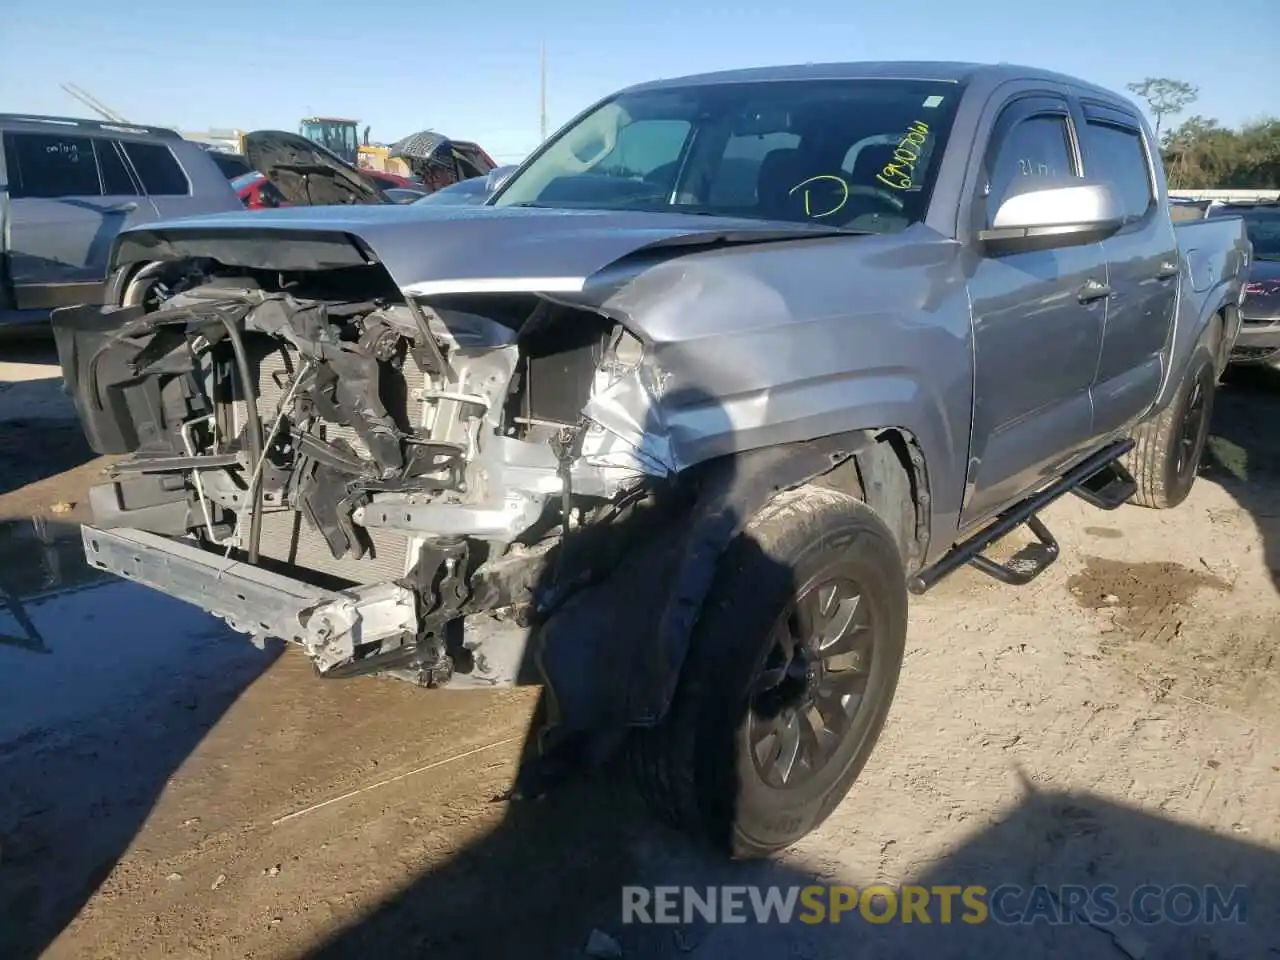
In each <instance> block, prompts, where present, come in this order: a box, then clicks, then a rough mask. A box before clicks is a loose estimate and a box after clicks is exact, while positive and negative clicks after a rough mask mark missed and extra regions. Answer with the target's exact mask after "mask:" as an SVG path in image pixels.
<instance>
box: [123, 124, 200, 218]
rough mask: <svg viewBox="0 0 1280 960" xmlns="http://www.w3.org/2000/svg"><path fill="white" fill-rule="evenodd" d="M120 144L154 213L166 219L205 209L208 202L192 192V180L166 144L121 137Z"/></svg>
mask: <svg viewBox="0 0 1280 960" xmlns="http://www.w3.org/2000/svg"><path fill="white" fill-rule="evenodd" d="M120 146H121V148H122V149H123V150H124V155H125V157H126V158H127V159H128V161H129V164H130V166H131V167H132V168H133V172H134V174H135V176H136V177H137V179H138V182H139V183H141V184H142V188H143V189H144V190H145V191H146V194H147V197H148V198H149V199H150V200H151V203H152V204H154V206H155V210H156V215H157V216H159V217H160V218H162V219H166V220H167V219H169V218H171V217H186V216H194V215H196V214H199V213H205V212H206V211H207V206H208V205H207V204H204V203H201V202H199V201H198V200H197V199H196V197H195V196H194V195H193V191H192V188H191V180H190V179H189V178H188V177H187V174H186V171H185V170H183V169H182V164H180V163H179V162H178V158H177V157H175V156H174V154H173V150H171V149H170V148H169V146H168V144H165V143H157V142H155V141H143V140H122V141H121V143H120ZM210 164H211V165H212V161H210Z"/></svg>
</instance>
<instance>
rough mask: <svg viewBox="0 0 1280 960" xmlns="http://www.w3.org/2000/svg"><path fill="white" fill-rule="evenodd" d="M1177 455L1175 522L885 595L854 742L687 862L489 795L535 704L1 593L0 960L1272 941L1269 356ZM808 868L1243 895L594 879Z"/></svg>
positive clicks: (629, 832)
mask: <svg viewBox="0 0 1280 960" xmlns="http://www.w3.org/2000/svg"><path fill="white" fill-rule="evenodd" d="M0 379H2V378H0ZM0 403H3V396H2V395H0ZM58 416H59V415H58V414H56V413H55V414H48V413H47V412H46V415H45V417H42V418H40V419H39V420H38V421H36V420H32V419H30V418H28V419H25V420H23V419H21V418H18V419H17V420H14V419H11V420H10V421H9V422H7V423H5V422H0V438H3V439H0V450H5V451H16V452H18V453H21V454H22V456H21V457H18V456H17V455H16V453H12V454H8V455H9V456H12V457H13V462H14V463H17V464H19V467H18V468H17V469H18V470H19V472H20V473H21V475H20V476H15V477H14V478H9V477H7V476H6V477H4V478H0V519H3V518H9V519H11V520H16V521H17V522H16V523H15V524H12V525H11V527H10V531H9V534H8V536H9V546H8V547H6V545H5V541H4V539H3V537H2V536H0V570H3V571H5V572H0V577H7V578H8V579H7V580H0V584H5V585H6V586H7V587H8V588H9V589H10V591H11V592H17V590H18V587H16V586H14V584H15V583H19V582H23V583H25V582H26V580H24V579H23V578H24V577H26V579H27V580H33V579H39V578H38V577H36V576H35V574H33V573H32V572H31V567H32V561H31V559H30V558H31V557H32V556H33V554H32V551H33V550H36V551H37V552H38V553H39V555H40V556H42V557H43V558H44V559H43V560H42V561H41V562H42V563H43V564H44V565H45V567H46V568H47V567H48V566H49V564H50V563H54V562H55V561H56V564H60V565H61V566H60V567H59V569H60V571H61V573H60V574H59V576H60V577H61V578H62V579H63V580H64V581H68V582H69V581H70V580H74V579H75V577H76V576H77V575H76V574H74V573H70V572H68V571H73V570H74V569H75V566H76V562H77V561H76V551H77V550H78V543H76V542H75V541H74V540H72V541H70V542H69V546H67V545H65V544H64V545H63V546H58V545H57V543H56V542H54V541H56V540H57V538H56V537H54V538H48V539H49V542H46V541H45V540H38V541H26V543H27V546H23V545H21V543H19V534H18V532H17V531H19V529H25V528H23V527H22V524H24V523H28V524H29V521H28V520H27V519H26V518H29V517H31V516H34V515H39V516H46V517H47V518H48V522H49V523H50V524H53V525H62V526H63V527H65V528H66V529H68V530H71V531H72V532H73V531H74V528H73V527H70V526H68V525H69V524H72V523H73V522H74V521H75V520H76V519H78V518H80V517H81V516H83V510H84V505H83V502H82V501H83V500H84V496H85V493H84V491H85V488H86V485H87V484H88V483H89V482H91V480H92V477H93V476H94V475H95V474H96V473H97V471H98V470H99V469H100V464H96V463H93V462H89V460H88V454H87V451H85V450H83V449H81V448H80V447H77V443H80V441H78V440H77V439H76V437H75V435H74V434H71V433H68V432H67V431H66V426H65V422H62V421H59V420H58ZM33 424H34V425H33ZM36 449H39V450H40V451H41V457H45V456H46V455H47V457H48V458H52V459H51V460H48V461H47V462H55V463H56V464H57V471H56V472H52V471H49V470H45V471H44V472H45V473H46V474H50V473H51V474H52V475H46V476H43V477H40V476H37V474H39V473H40V470H38V469H35V468H33V467H32V466H31V464H32V463H36V462H41V461H40V458H39V457H36V456H35V455H34V452H33V451H35V450H36ZM1207 461H1208V462H1207V463H1206V467H1205V472H1204V476H1203V478H1202V479H1201V481H1200V482H1199V483H1198V484H1197V486H1196V488H1195V490H1194V492H1193V495H1192V497H1191V499H1190V500H1189V501H1188V502H1187V503H1186V504H1185V505H1184V506H1183V507H1181V508H1180V509H1178V510H1175V511H1170V512H1155V511H1148V510H1142V509H1140V508H1136V507H1125V508H1122V509H1120V510H1118V511H1116V512H1113V513H1103V512H1099V511H1096V510H1093V509H1091V508H1089V507H1088V506H1086V505H1085V504H1084V503H1083V502H1082V501H1080V500H1077V499H1075V498H1067V499H1066V500H1064V501H1062V502H1059V503H1058V504H1056V505H1055V506H1054V507H1052V508H1051V509H1050V510H1049V511H1047V513H1046V514H1045V519H1046V521H1047V522H1048V524H1049V525H1050V526H1051V528H1052V529H1053V531H1054V532H1055V534H1056V535H1057V537H1058V540H1059V542H1060V543H1061V544H1062V558H1061V559H1060V561H1059V562H1058V563H1057V564H1056V565H1055V566H1054V567H1052V568H1051V569H1050V570H1049V571H1048V572H1047V573H1045V574H1044V575H1043V576H1042V577H1041V578H1039V579H1038V580H1036V581H1034V582H1033V583H1032V584H1031V585H1029V586H1027V587H1024V588H1021V589H1015V588H1009V587H1005V586H1002V585H999V584H996V583H994V582H992V581H989V580H985V579H983V578H982V577H981V576H980V575H978V574H977V573H975V572H971V571H967V570H966V571H961V572H960V573H959V574H957V575H955V576H954V577H953V578H951V579H949V580H947V581H944V583H943V584H942V585H940V586H939V587H938V588H937V589H936V590H935V591H934V592H933V593H931V594H929V595H928V596H927V597H925V598H922V599H920V600H917V601H913V608H912V623H911V633H910V640H909V648H908V651H907V659H906V663H905V666H904V670H903V674H902V680H901V684H900V687H899V692H898V696H897V700H896V702H895V704H894V707H893V711H892V714H891V716H890V720H889V723H888V726H887V728H886V730H885V733H884V735H883V737H882V738H881V741H880V744H879V746H878V748H877V749H876V752H875V754H874V755H873V757H872V759H871V761H870V763H869V764H868V766H867V768H866V770H865V772H864V773H863V775H862V777H861V779H860V780H859V782H858V783H857V784H856V786H855V787H854V790H853V791H852V793H851V794H850V795H849V797H848V799H847V800H846V801H845V802H844V803H843V804H842V805H841V807H840V808H839V809H838V810H837V811H836V812H835V814H834V815H833V816H832V817H831V818H830V820H829V821H828V822H827V823H826V824H825V825H824V826H823V827H822V828H821V829H820V830H819V831H817V832H816V833H815V834H813V835H812V836H810V837H809V838H807V839H806V840H805V841H803V842H802V843H801V844H800V845H798V846H797V847H796V848H794V849H793V850H790V851H788V852H787V853H786V854H784V855H782V856H780V857H778V858H777V859H776V860H775V861H773V862H770V863H758V864H722V863H716V862H713V861H710V860H708V859H707V858H705V857H703V856H701V855H699V854H696V853H693V852H691V851H690V850H689V849H688V848H687V847H686V846H685V845H684V844H683V843H682V842H681V841H680V840H679V838H677V837H674V836H672V835H670V834H669V833H667V832H666V831H664V830H662V829H660V828H658V827H656V826H654V825H653V824H652V823H651V821H649V819H648V818H647V817H646V816H645V814H644V812H643V810H642V809H641V808H640V807H639V805H638V802H637V801H636V800H635V799H634V798H633V797H632V796H631V795H630V793H629V792H628V791H627V790H626V788H625V787H624V786H622V785H621V784H620V783H619V781H618V779H617V778H616V776H615V775H614V774H613V773H612V772H606V773H605V774H602V775H601V776H600V777H598V778H597V779H595V780H592V781H590V782H583V783H580V784H575V785H573V786H571V787H569V788H566V789H565V790H563V791H562V792H560V793H557V794H553V795H551V796H550V797H548V798H545V799H543V800H541V801H538V802H535V803H529V804H511V803H509V802H507V801H505V800H502V799H500V798H501V796H502V794H503V792H504V790H506V788H507V787H508V786H509V784H510V781H511V777H512V773H513V769H514V767H513V763H514V760H515V758H516V756H517V753H518V751H519V749H520V745H521V741H522V739H523V736H524V733H525V728H526V725H527V723H528V719H529V714H530V711H531V709H532V706H533V704H534V699H535V691H531V690H516V691H508V692H501V693H479V692H463V691H454V692H451V691H439V692H432V693H428V692H424V691H419V690H416V689H412V688H410V687H408V686H407V685H405V684H401V683H398V682H395V681H388V680H379V679H366V680H355V681H347V682H338V681H321V680H318V679H316V678H315V677H314V676H313V674H312V672H311V669H310V667H309V664H308V663H307V662H306V660H305V658H304V657H302V656H301V655H299V654H297V653H296V652H293V651H289V652H285V653H284V654H281V653H280V651H278V650H272V649H268V650H266V651H261V652H260V651H257V650H255V649H254V648H253V647H252V646H251V645H250V644H249V643H248V642H247V641H244V640H242V639H240V638H238V637H235V636H234V635H230V634H228V633H227V632H226V631H225V630H223V629H221V628H219V627H218V626H216V625H214V624H213V622H212V621H210V620H208V619H207V618H203V617H202V616H201V615H199V614H198V613H197V612H193V611H191V610H190V608H181V609H178V606H179V605H174V604H167V602H166V601H163V599H162V598H161V600H156V599H155V598H152V597H143V596H142V595H141V592H140V591H138V590H137V588H135V587H133V586H132V585H130V584H117V583H95V584H92V585H88V586H86V585H84V584H80V585H79V587H78V589H77V590H75V591H72V592H70V593H55V594H51V595H49V596H47V597H46V598H45V599H43V600H40V599H36V600H32V601H28V602H27V604H26V609H27V612H28V613H29V615H30V618H31V620H32V621H34V622H35V623H36V624H37V625H39V626H40V628H41V632H42V633H43V644H44V646H45V647H46V648H47V652H44V653H41V652H37V651H33V650H30V649H18V648H17V647H16V646H13V645H11V646H10V647H9V648H6V647H4V646H0V666H2V667H3V669H4V672H3V673H2V674H0V694H3V695H4V696H3V699H4V700H5V701H6V704H0V956H3V957H6V958H21V957H33V956H40V955H43V956H47V957H50V958H77V960H79V958H99V957H101V958H117V957H119V958H130V960H133V958H150V957H184V958H186V957H191V958H203V957H217V958H224V957H226V958H249V957H252V958H295V957H325V958H328V957H370V958H372V957H379V958H381V957H393V956H395V957H399V956H404V957H410V956H412V957H433V958H436V957H442V958H453V957H517V956H520V957H554V958H559V957H574V956H583V955H584V952H583V950H584V945H585V944H586V943H587V941H588V937H589V935H590V934H591V932H592V931H593V930H598V931H602V932H604V933H607V934H609V936H610V937H612V938H613V940H612V943H611V944H608V945H614V944H616V945H617V946H618V947H620V949H621V951H622V953H621V955H622V956H625V957H676V956H690V955H692V956H697V957H700V958H720V957H723V958H736V957H768V958H775V957H780V958H788V957H790V958H807V960H819V958H827V957H831V958H836V957H839V958H842V960H846V958H854V957H879V958H884V957H906V956H926V955H927V956H937V957H970V956H1003V955H1009V956H1024V957H1072V958H1075V957H1085V956H1090V957H1092V956H1096V957H1110V956H1115V957H1120V958H1123V957H1143V958H1163V957H1187V958H1193V960H1209V958H1255V957H1266V956H1280V912H1278V911H1277V903H1280V900H1277V891H1278V890H1280V802H1277V797H1278V796H1280V671H1278V670H1277V664H1276V663H1275V657H1276V648H1277V643H1278V641H1280V376H1270V375H1266V374H1258V375H1251V376H1233V377H1231V379H1230V382H1228V383H1227V384H1226V385H1224V387H1223V388H1222V390H1221V391H1220V394H1219V399H1218V410H1217V415H1216V418H1215V436H1214V438H1213V440H1212V442H1211V450H1210V455H1209V457H1208V458H1207ZM54 504H58V505H59V507H58V509H59V510H61V511H62V512H61V513H58V512H54V511H53V506H54ZM37 542H38V546H32V544H35V543H37ZM15 544H16V546H15ZM50 558H53V559H50ZM45 580H46V581H47V580H48V578H47V577H45ZM42 582H43V581H42ZM36 586H40V584H36ZM46 592H48V591H46ZM2 632H3V629H0V633H2ZM139 638H141V639H139ZM113 650H114V651H115V653H114V654H113V653H112V651H113ZM104 651H105V653H104ZM121 657H123V658H124V659H125V661H126V663H127V665H128V669H124V668H122V667H119V665H118V660H119V659H120V658H121ZM810 882H832V883H847V884H852V885H854V886H857V887H860V888H861V887H863V886H865V885H867V884H870V883H877V882H878V883H887V884H898V883H917V882H918V883H923V884H926V885H933V884H956V885H961V886H963V885H968V884H982V885H985V886H987V887H989V888H990V887H995V886H997V885H999V884H1001V883H1013V884H1021V885H1024V886H1030V885H1033V884H1039V883H1043V884H1047V885H1050V886H1055V887H1056V886H1058V885H1061V884H1065V883H1082V884H1099V883H1111V884H1115V885H1117V886H1119V887H1121V888H1122V889H1123V888H1126V887H1131V886H1132V885H1134V884H1138V883H1143V882H1147V883H1154V884H1161V885H1165V886H1168V885H1172V884H1190V885H1193V886H1196V887H1203V886H1208V885H1220V886H1225V887H1228V888H1229V887H1232V886H1235V885H1238V884H1242V885H1246V886H1247V887H1248V889H1249V893H1248V896H1249V900H1248V908H1249V909H1248V916H1247V921H1246V922H1244V923H1225V924H1218V925H1212V926H1207V925H1206V926H1196V925H1191V926H1178V925H1175V924H1172V923H1166V924H1160V925H1155V926H1149V927H1147V926H1142V927H1139V926H1137V925H1134V924H1130V925H1127V926H1124V925H1117V926H1114V927H1112V928H1109V929H1100V928H1099V927H1095V926H1090V925H1086V924H1082V923H1076V924H1070V925H1066V926H1053V925H1046V924H1035V925H1028V926H1021V927H1009V926H1004V927H1001V926H998V925H994V924H985V925H980V926H971V927H965V926H958V925H952V926H943V925H939V924H934V925H930V926H922V925H919V924H916V925H910V924H896V923H895V924H885V925H873V924H868V923H865V922H861V921H858V920H856V918H855V919H854V920H852V921H849V920H846V922H844V923H841V924H829V925H823V926H804V925H800V924H793V925H768V926H757V925H754V924H746V925H717V926H710V925H706V924H701V923H689V924H682V925H680V926H679V927H677V928H671V927H652V926H648V927H642V926H626V925H623V924H622V923H621V909H620V904H621V894H620V890H621V887H622V885H624V884H664V885H668V884H697V885H706V884H709V883H734V884H753V883H759V884H783V885H790V884H804V883H810Z"/></svg>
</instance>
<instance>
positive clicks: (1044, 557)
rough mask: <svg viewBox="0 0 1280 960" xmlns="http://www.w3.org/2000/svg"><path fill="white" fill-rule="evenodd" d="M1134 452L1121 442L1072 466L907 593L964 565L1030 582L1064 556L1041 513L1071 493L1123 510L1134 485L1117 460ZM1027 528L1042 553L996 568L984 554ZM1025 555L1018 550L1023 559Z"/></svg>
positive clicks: (1016, 581)
mask: <svg viewBox="0 0 1280 960" xmlns="http://www.w3.org/2000/svg"><path fill="white" fill-rule="evenodd" d="M1131 449H1133V440H1131V439H1128V440H1120V441H1117V442H1116V443H1113V444H1111V445H1110V446H1107V447H1104V448H1103V449H1101V450H1099V451H1098V452H1097V453H1095V454H1094V455H1093V456H1091V457H1089V458H1087V459H1086V460H1084V461H1082V462H1081V463H1080V464H1078V465H1077V466H1075V467H1072V468H1071V469H1070V470H1069V471H1067V473H1066V474H1065V475H1064V476H1062V477H1060V478H1059V479H1058V480H1056V481H1054V482H1053V483H1051V484H1050V485H1049V486H1047V487H1045V488H1044V489H1043V490H1041V491H1040V492H1039V493H1035V494H1033V495H1031V496H1030V497H1027V499H1025V500H1021V501H1019V502H1018V503H1016V504H1014V505H1013V506H1012V507H1010V508H1009V509H1007V510H1006V511H1005V512H1004V513H1002V514H1000V515H999V516H998V517H996V519H995V520H993V521H992V522H991V523H990V524H988V525H987V526H986V527H984V528H983V529H982V530H980V531H978V533H976V534H974V535H973V536H972V537H970V538H969V539H968V540H966V541H964V542H963V543H960V544H957V545H956V546H954V547H952V548H951V549H950V550H949V551H948V552H947V554H946V555H945V556H944V557H943V558H942V559H941V560H939V561H938V562H937V563H935V564H934V565H933V566H931V567H928V568H926V569H924V570H921V571H920V572H919V573H917V574H916V575H915V576H914V577H912V578H911V579H910V580H909V581H908V583H907V588H908V589H909V590H910V591H911V592H912V593H914V594H916V595H919V594H922V593H925V592H927V591H929V590H930V589H932V588H933V587H934V586H936V585H937V584H938V582H939V581H940V580H942V579H943V578H944V577H947V576H950V575H951V574H952V573H955V571H956V570H958V569H960V568H961V567H963V566H964V565H965V564H972V565H973V566H974V567H976V568H977V569H978V570H980V571H982V572H983V573H985V574H987V575H988V576H990V577H995V578H996V579H997V580H999V581H1001V582H1002V583H1007V584H1010V585H1011V586H1022V585H1023V584H1026V583H1030V582H1031V581H1032V580H1034V579H1035V578H1036V577H1038V576H1039V575H1040V574H1041V573H1043V572H1044V571H1045V570H1046V569H1048V567H1049V566H1050V565H1051V564H1052V563H1053V562H1054V561H1055V560H1057V559H1058V552H1059V551H1058V541H1056V540H1055V539H1054V538H1053V534H1052V533H1050V532H1049V528H1048V527H1046V526H1045V525H1044V522H1043V521H1042V520H1041V519H1040V518H1039V517H1038V516H1036V514H1038V513H1039V512H1040V511H1041V510H1043V509H1044V508H1045V507H1047V506H1049V504H1051V503H1053V502H1054V501H1055V500H1058V499H1060V498H1061V497H1064V496H1066V495H1067V494H1068V493H1072V492H1079V491H1081V490H1083V492H1080V493H1079V495H1080V496H1081V497H1082V498H1083V499H1084V500H1086V501H1088V502H1089V503H1093V504H1094V505H1095V506H1101V507H1102V509H1105V510H1112V509H1115V507H1118V506H1119V505H1120V504H1121V503H1123V502H1124V500H1125V499H1128V496H1129V494H1131V493H1132V492H1133V491H1132V490H1130V491H1129V492H1128V493H1126V494H1125V497H1124V499H1121V500H1116V497H1117V496H1118V495H1119V494H1120V493H1121V492H1122V490H1123V488H1124V486H1125V482H1126V481H1127V483H1128V484H1132V483H1133V478H1132V477H1131V476H1129V473H1128V471H1126V470H1125V469H1124V468H1123V467H1121V466H1120V465H1119V464H1118V463H1116V461H1117V460H1118V459H1120V457H1122V456H1124V455H1125V454H1126V453H1128V452H1129V451H1130V450H1131ZM1135 489H1136V487H1135ZM1104 504H1106V505H1104ZM1110 504H1114V505H1113V506H1112V505H1110ZM1024 524H1025V525H1026V526H1027V527H1028V528H1029V529H1030V530H1031V532H1032V533H1033V534H1034V535H1035V537H1036V539H1037V540H1038V541H1039V548H1038V549H1036V547H1035V545H1034V544H1033V545H1032V548H1033V549H1034V550H1035V552H1036V553H1037V554H1039V556H1038V557H1023V556H1018V557H1014V558H1013V559H1012V561H1011V562H1010V563H1007V564H1005V563H997V562H996V561H994V560H991V559H989V558H988V557H984V556H983V555H982V551H983V550H985V549H987V547H989V546H991V545H992V544H993V543H996V542H997V541H999V540H1003V539H1004V538H1005V537H1006V536H1008V535H1009V534H1010V533H1012V532H1013V531H1014V530H1016V529H1018V527H1021V526H1023V525H1024ZM1022 552H1023V551H1019V553H1020V554H1021V553H1022Z"/></svg>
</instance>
